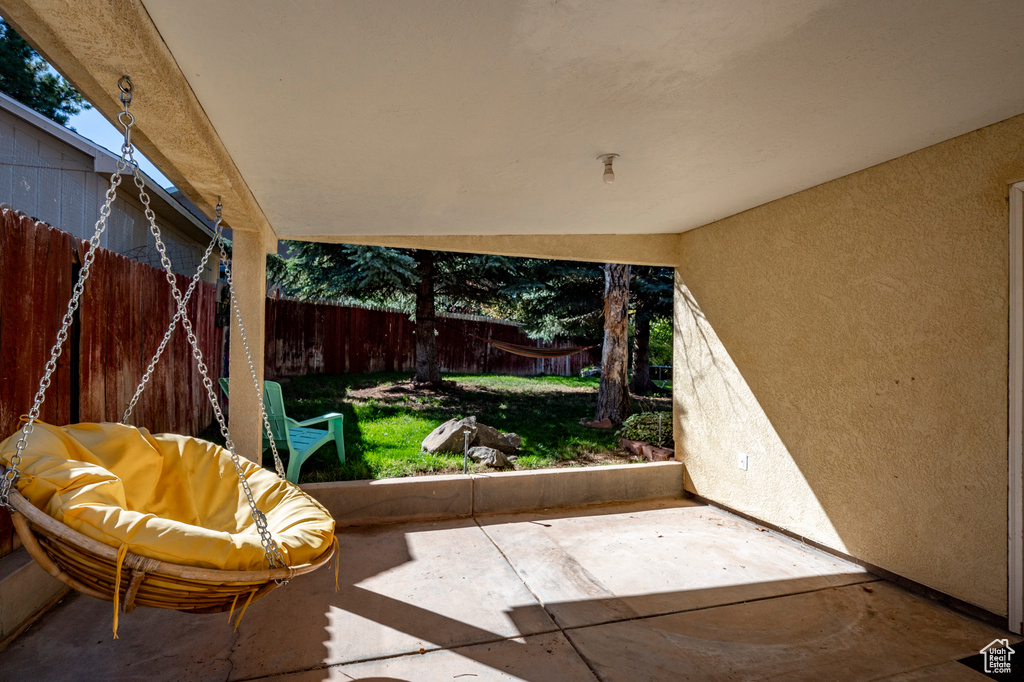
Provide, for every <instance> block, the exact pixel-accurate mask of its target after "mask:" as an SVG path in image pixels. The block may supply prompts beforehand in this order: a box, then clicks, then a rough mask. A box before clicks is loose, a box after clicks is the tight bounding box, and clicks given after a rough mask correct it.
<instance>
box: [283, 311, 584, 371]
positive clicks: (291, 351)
mask: <svg viewBox="0 0 1024 682" xmlns="http://www.w3.org/2000/svg"><path fill="white" fill-rule="evenodd" d="M438 317H439V318H441V320H442V321H443V322H444V323H445V324H444V325H438V326H437V332H438V335H437V354H438V358H439V360H440V363H441V370H442V371H445V372H466V373H481V372H482V373H495V374H511V375H516V376H529V375H533V374H558V375H562V376H569V375H573V374H578V373H579V371H580V370H581V369H583V368H584V367H586V366H588V365H594V364H599V363H600V362H601V349H600V347H598V348H592V349H590V350H589V351H585V352H583V353H577V354H576V355H570V356H566V357H562V358H547V359H536V358H526V357H522V356H520V355H513V354H511V353H506V352H505V351H502V350H498V349H497V348H493V347H492V346H490V345H488V344H487V343H484V342H483V341H481V340H480V339H477V338H473V336H469V335H467V334H471V335H474V336H478V337H482V338H485V339H494V340H497V341H506V342H508V343H515V344H521V345H530V346H537V347H541V346H540V344H538V343H537V342H536V341H534V340H531V339H530V338H529V337H527V336H526V334H524V333H523V332H522V330H521V329H520V328H519V327H518V326H516V325H514V324H511V323H508V322H494V321H486V320H481V319H479V318H476V319H473V318H472V317H471V316H447V317H446V316H444V315H439V316H438ZM445 325H448V326H445ZM452 327H455V328H457V329H461V330H463V331H465V332H466V334H462V333H460V332H459V331H456V329H452ZM415 345H416V341H415V337H414V335H413V323H412V321H411V320H410V319H409V316H408V315H406V314H405V313H401V312H395V311H391V310H380V309H372V308H359V307H353V306H345V305H338V304H333V303H326V302H321V303H307V302H303V301H293V300H289V299H267V315H266V348H265V350H266V355H265V375H266V377H267V378H268V379H273V378H275V377H289V376H299V375H303V374H361V373H364V372H403V371H413V370H414V368H415V356H416V350H415ZM551 345H553V346H563V345H564V346H571V345H578V343H576V342H574V340H558V341H556V342H555V343H554V344H551Z"/></svg>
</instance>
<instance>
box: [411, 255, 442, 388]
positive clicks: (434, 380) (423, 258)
mask: <svg viewBox="0 0 1024 682" xmlns="http://www.w3.org/2000/svg"><path fill="white" fill-rule="evenodd" d="M416 269H417V271H418V272H419V275H420V283H419V284H418V285H416V330H415V334H416V377H415V378H414V379H413V381H415V382H416V383H419V384H433V385H440V383H441V366H440V364H439V363H438V361H437V336H436V335H435V334H434V314H435V313H434V254H433V252H431V251H426V250H424V249H417V250H416Z"/></svg>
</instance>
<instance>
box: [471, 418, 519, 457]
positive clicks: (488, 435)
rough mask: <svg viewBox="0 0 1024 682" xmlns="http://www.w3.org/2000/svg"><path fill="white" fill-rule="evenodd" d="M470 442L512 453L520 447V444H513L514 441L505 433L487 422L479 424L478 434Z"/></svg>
mask: <svg viewBox="0 0 1024 682" xmlns="http://www.w3.org/2000/svg"><path fill="white" fill-rule="evenodd" d="M516 438H518V436H516ZM520 442H521V441H520ZM470 444H471V445H478V446H480V447H482V448H494V449H495V450H501V451H502V452H505V453H512V452H515V451H516V450H517V449H519V446H518V445H513V444H512V441H510V440H509V439H508V438H506V436H505V434H504V433H502V432H501V431H499V430H498V429H496V428H494V427H493V426H487V425H486V424H477V428H476V436H475V437H474V438H473V440H472V441H470Z"/></svg>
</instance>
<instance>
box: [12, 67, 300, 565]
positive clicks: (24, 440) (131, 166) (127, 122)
mask: <svg viewBox="0 0 1024 682" xmlns="http://www.w3.org/2000/svg"><path fill="white" fill-rule="evenodd" d="M118 88H119V89H120V91H121V93H120V99H121V104H122V106H123V111H122V112H121V113H119V114H118V116H117V120H118V122H119V123H120V124H121V126H122V128H123V129H124V144H122V145H121V158H120V159H118V162H117V167H116V169H115V172H114V174H113V175H112V176H111V178H110V188H109V189H108V190H107V194H106V200H105V201H104V204H103V207H102V208H101V209H100V217H99V220H97V221H96V230H95V232H94V234H93V236H92V238H91V239H90V240H89V250H88V252H87V253H86V255H85V259H84V260H83V263H82V269H81V271H80V273H79V276H78V281H77V282H76V283H75V286H74V288H73V290H72V295H71V300H70V301H69V302H68V309H67V312H65V314H64V319H63V320H62V323H61V329H60V331H59V332H57V341H56V343H55V344H54V346H53V348H52V349H51V351H50V359H49V361H48V362H47V363H46V368H45V371H44V373H43V377H42V379H41V380H40V382H39V390H38V391H37V392H36V395H35V400H34V403H33V405H32V409H31V410H29V413H28V418H27V419H26V421H25V425H24V427H23V428H22V431H21V438H20V439H19V440H18V443H17V445H16V446H15V453H14V455H12V456H11V461H10V464H11V466H10V467H8V468H7V469H5V470H4V472H3V477H2V478H0V505H3V506H5V507H7V508H9V509H10V508H11V507H10V491H11V486H13V485H14V483H15V482H16V481H17V479H18V476H19V470H18V466H19V465H20V464H21V460H22V453H23V452H24V450H25V448H26V447H27V446H28V437H29V435H30V434H31V433H32V431H33V428H34V423H35V421H36V420H37V419H38V418H39V412H40V408H41V406H42V404H43V400H44V399H45V397H46V389H47V388H49V386H50V376H51V375H52V374H53V372H54V371H56V369H57V359H58V358H59V357H60V354H61V350H62V348H63V346H64V342H65V341H66V340H67V338H68V334H69V329H70V328H71V324H72V323H73V321H74V313H75V311H76V310H77V309H78V305H79V301H80V299H81V296H82V292H83V291H84V289H85V282H86V280H87V279H88V278H89V272H90V270H91V267H92V263H93V260H94V259H95V258H96V249H97V248H98V247H99V239H100V236H101V235H102V234H103V232H104V230H105V229H106V226H107V219H108V218H109V217H110V207H111V205H112V204H113V202H114V199H115V196H116V192H117V187H118V186H119V185H120V184H121V176H122V173H124V172H125V171H129V170H130V171H131V174H132V176H133V178H134V180H135V185H136V187H138V189H139V200H140V201H141V202H142V205H143V206H144V208H145V211H144V214H145V216H146V219H147V220H148V222H149V230H150V233H151V234H152V235H153V238H154V239H155V241H156V247H157V251H158V252H159V253H160V263H161V264H162V265H163V266H164V276H165V278H166V279H167V282H168V284H170V286H171V293H172V295H173V296H174V300H175V302H176V303H177V314H176V315H175V317H176V318H177V319H180V321H181V324H182V328H183V329H184V330H185V333H186V336H187V338H188V342H189V345H190V346H191V348H192V356H193V358H195V361H196V366H197V367H198V369H199V372H200V374H201V375H202V379H203V386H204V388H206V394H207V397H208V398H209V400H210V404H211V405H212V407H213V413H214V416H215V417H216V418H217V423H218V424H219V426H220V431H221V434H222V435H223V437H224V441H225V448H226V449H227V450H228V452H229V454H230V456H231V463H232V464H233V465H234V467H235V474H236V475H237V476H238V481H239V485H240V486H241V488H242V491H243V492H244V493H245V498H246V500H247V501H248V503H249V509H250V515H251V516H252V519H253V522H254V523H255V524H256V530H257V532H258V533H259V536H260V543H261V544H262V545H263V550H264V554H265V555H266V557H267V561H268V563H269V564H270V566H271V567H272V568H283V567H285V566H287V564H286V562H285V561H284V557H283V556H282V555H281V552H280V549H279V548H278V546H277V543H276V542H275V541H274V538H273V536H272V535H271V533H270V530H269V528H268V525H267V517H266V514H264V513H263V512H262V511H260V509H259V508H258V507H257V505H256V500H255V499H254V497H253V494H252V489H251V488H250V487H249V482H248V480H247V479H246V478H245V473H244V471H243V470H242V465H241V462H240V460H239V456H238V453H237V452H235V445H234V441H233V440H232V439H231V434H230V432H229V431H228V427H227V422H226V420H225V419H224V413H223V411H222V410H221V408H220V402H219V401H218V400H217V395H216V392H215V391H214V389H213V382H212V381H211V380H210V375H209V372H208V370H207V368H206V363H205V362H204V361H203V354H202V351H201V350H200V348H199V341H198V339H197V338H196V335H195V333H194V331H193V329H192V323H191V321H190V320H189V319H188V316H187V314H186V312H187V311H186V305H187V302H188V300H187V299H184V298H183V297H182V295H181V292H180V291H178V287H177V282H176V279H175V276H174V272H173V270H172V268H171V261H170V259H169V258H168V257H167V249H166V247H165V246H164V243H163V239H162V238H161V235H160V228H159V227H158V226H157V224H156V214H155V213H154V212H153V209H152V208H151V207H150V199H149V194H148V193H147V192H146V185H145V181H144V180H143V179H142V175H141V172H140V171H139V165H138V163H137V162H136V161H135V156H134V145H132V143H131V130H132V126H133V124H134V123H135V117H134V116H132V114H131V113H130V112H129V111H128V106H129V105H130V104H131V101H132V83H131V80H130V79H129V78H128V77H127V76H122V77H121V79H120V80H119V81H118ZM215 241H216V242H217V243H218V244H220V239H219V238H217V239H216V240H215ZM211 246H212V242H211ZM221 248H222V249H223V247H221ZM168 336H169V334H168ZM261 403H262V400H261Z"/></svg>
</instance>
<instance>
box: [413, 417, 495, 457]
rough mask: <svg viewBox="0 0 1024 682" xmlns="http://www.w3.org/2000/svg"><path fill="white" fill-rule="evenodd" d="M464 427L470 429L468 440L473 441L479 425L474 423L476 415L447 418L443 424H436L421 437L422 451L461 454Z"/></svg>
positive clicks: (463, 441)
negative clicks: (428, 433)
mask: <svg viewBox="0 0 1024 682" xmlns="http://www.w3.org/2000/svg"><path fill="white" fill-rule="evenodd" d="M466 428H468V429H469V430H470V434H469V442H470V443H473V440H474V438H475V437H476V434H477V430H478V428H479V426H478V425H477V423H476V417H466V418H465V419H449V420H448V421H446V422H445V423H444V424H441V425H440V426H438V427H437V428H436V429H434V430H433V431H431V432H430V435H429V436H427V437H426V438H424V439H423V445H422V446H421V449H422V450H423V452H454V453H456V454H462V450H463V447H464V444H465V440H464V439H465V436H463V434H462V432H463V430H464V429H466ZM487 428H491V427H487ZM495 430H496V429H495Z"/></svg>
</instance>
